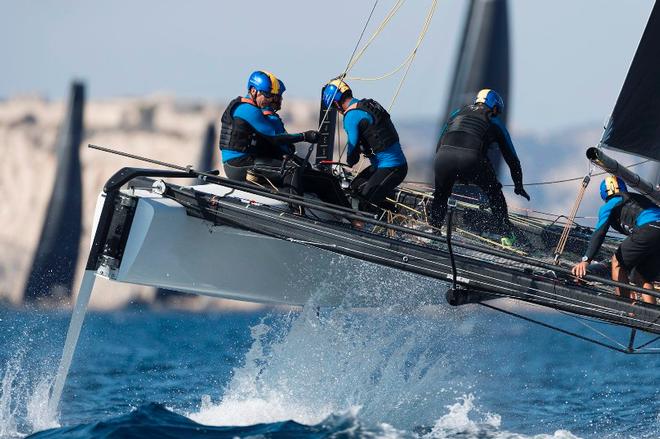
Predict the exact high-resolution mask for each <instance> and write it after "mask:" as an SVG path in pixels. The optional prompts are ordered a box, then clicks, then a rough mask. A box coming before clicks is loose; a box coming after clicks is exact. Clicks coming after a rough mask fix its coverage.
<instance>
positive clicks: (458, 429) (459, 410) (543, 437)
mask: <svg viewBox="0 0 660 439" xmlns="http://www.w3.org/2000/svg"><path fill="white" fill-rule="evenodd" d="M474 401H475V397H474V395H472V394H469V395H464V396H462V397H460V398H459V399H458V400H457V402H456V403H454V404H451V405H448V406H447V409H448V410H449V413H447V414H445V415H443V416H442V417H441V418H440V419H438V420H437V421H436V422H435V424H434V425H433V428H432V429H431V431H430V432H429V433H427V434H425V435H423V438H424V439H451V438H492V439H579V438H578V437H577V436H575V435H574V434H573V433H571V432H570V431H567V430H557V431H556V432H555V433H554V434H552V435H549V434H538V435H534V436H528V435H524V434H519V433H512V432H509V431H504V430H500V426H501V424H502V419H501V417H500V415H498V414H493V413H485V414H483V415H481V414H480V413H479V410H478V408H477V407H476V406H475V402H474ZM471 418H478V419H477V420H473V419H471Z"/></svg>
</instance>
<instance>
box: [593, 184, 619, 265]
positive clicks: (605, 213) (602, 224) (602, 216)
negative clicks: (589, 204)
mask: <svg viewBox="0 0 660 439" xmlns="http://www.w3.org/2000/svg"><path fill="white" fill-rule="evenodd" d="M622 201H623V198H621V197H614V198H612V199H610V200H609V201H608V202H607V203H605V204H604V205H603V206H601V208H600V210H599V211H598V223H597V224H596V228H595V229H594V233H593V234H592V235H591V239H589V247H588V248H587V253H585V256H586V257H587V259H589V260H590V261H591V260H592V259H593V258H594V256H596V253H598V250H599V249H600V246H601V245H603V241H604V240H605V236H606V235H607V231H608V230H609V228H610V218H611V215H612V210H613V209H614V208H615V207H616V206H617V205H619V203H621V202H622Z"/></svg>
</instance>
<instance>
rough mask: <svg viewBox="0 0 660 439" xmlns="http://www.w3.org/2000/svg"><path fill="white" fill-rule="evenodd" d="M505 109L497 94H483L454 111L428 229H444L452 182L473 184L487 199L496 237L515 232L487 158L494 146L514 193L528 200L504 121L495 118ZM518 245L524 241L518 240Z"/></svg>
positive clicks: (439, 152)
mask: <svg viewBox="0 0 660 439" xmlns="http://www.w3.org/2000/svg"><path fill="white" fill-rule="evenodd" d="M503 109H504V101H503V100H502V98H501V97H500V95H498V94H497V93H496V92H495V91H493V90H490V89H484V90H481V91H480V92H479V94H478V95H477V98H476V100H475V101H474V104H472V105H466V106H465V107H463V108H460V109H457V110H455V111H454V112H453V113H452V114H451V115H450V116H449V120H448V121H447V123H446V124H445V126H444V128H443V130H442V133H441V135H440V140H439V141H438V147H437V149H436V155H435V164H434V168H435V192H434V199H433V205H432V207H431V220H430V222H431V225H433V226H435V227H438V228H439V227H442V224H443V222H444V219H445V214H446V212H447V200H448V199H449V196H450V195H451V192H452V189H453V187H454V183H455V182H456V181H457V180H460V181H462V182H464V183H474V184H476V185H477V186H478V187H479V188H480V189H481V190H482V191H483V192H484V193H485V195H486V196H487V197H488V201H489V202H490V208H491V210H492V212H493V216H494V218H495V221H496V223H497V224H496V228H497V229H498V230H497V232H498V233H502V234H505V233H515V229H514V228H513V227H512V226H511V223H510V222H509V215H508V209H507V205H506V200H505V198H504V194H502V185H501V184H500V182H499V181H498V180H497V175H496V174H495V170H494V169H493V166H492V164H491V163H490V161H489V160H488V156H487V155H486V153H487V150H488V147H489V146H490V145H491V144H493V143H496V144H497V145H498V147H499V148H500V151H501V153H502V156H503V157H504V160H505V161H506V163H507V165H509V169H510V170H511V178H512V179H513V182H514V184H515V193H516V194H518V195H520V196H522V197H525V198H527V200H529V195H528V194H527V192H526V191H525V189H524V188H523V175H522V168H521V166H520V160H518V156H517V154H516V150H515V148H514V147H513V144H512V143H511V137H510V136H509V132H508V131H507V129H506V127H505V126H504V123H503V122H502V120H501V119H500V118H499V117H497V116H498V114H500V113H501V112H502V110H503ZM520 238H521V240H522V238H523V236H522V235H520Z"/></svg>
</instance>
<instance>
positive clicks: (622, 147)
mask: <svg viewBox="0 0 660 439" xmlns="http://www.w3.org/2000/svg"><path fill="white" fill-rule="evenodd" d="M659 78H660V7H659V6H658V4H657V3H656V4H655V5H654V6H653V10H652V11H651V15H650V17H649V20H648V23H647V24H646V29H645V30H644V33H643V34H642V39H641V40H640V42H639V46H638V47H637V52H635V56H634V58H633V61H632V64H631V65H630V69H629V70H628V75H627V76H626V79H625V81H624V83H623V87H622V88H621V92H620V93H619V97H618V99H617V101H616V104H615V106H614V110H613V111H612V116H611V117H610V120H609V122H608V124H607V127H606V128H605V132H604V133H603V138H602V139H601V145H602V146H604V147H607V148H612V149H616V150H619V151H623V152H627V153H630V154H635V155H639V156H642V157H646V158H649V159H653V160H658V161H660V80H659Z"/></svg>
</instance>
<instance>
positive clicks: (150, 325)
mask: <svg viewBox="0 0 660 439" xmlns="http://www.w3.org/2000/svg"><path fill="white" fill-rule="evenodd" d="M538 317H539V318H542V319H544V320H545V321H550V322H554V323H561V324H563V325H565V326H567V327H568V328H569V329H575V330H577V329H578V328H582V329H584V324H585V322H584V321H577V320H573V319H570V318H568V319H567V318H566V317H564V316H561V315H555V314H541V315H538ZM69 318H70V315H69V313H66V312H29V311H17V310H7V309H5V310H0V347H1V349H0V379H1V380H2V381H1V383H0V392H1V393H0V437H23V436H25V435H28V434H34V433H36V434H35V437H48V438H59V437H62V438H64V437H66V438H69V437H99V436H107V435H112V434H114V435H115V436H114V437H130V436H131V435H133V437H187V438H195V437H237V436H239V437H246V436H254V437H301V438H317V437H392V438H395V437H423V438H573V437H584V438H603V437H605V438H615V437H616V438H618V437H631V438H633V437H634V438H657V437H660V368H659V366H660V357H659V356H655V355H643V356H629V355H625V354H621V353H617V352H613V351H609V350H606V349H604V348H601V347H598V346H594V345H591V344H588V343H585V342H583V341H581V340H576V339H573V338H570V337H567V336H565V335H561V334H558V333H555V332H552V331H549V330H548V329H545V328H541V327H538V326H534V325H531V324H529V323H526V322H522V321H519V320H515V319H513V318H512V317H510V316H506V315H503V314H499V313H496V312H494V311H490V310H485V309H482V308H481V307H478V306H475V305H470V306H466V307H462V308H459V309H454V308H450V307H419V308H415V307H412V308H411V307H407V308H405V309H404V308H400V307H388V308H383V309H373V310H351V309H343V308H336V309H321V310H320V312H318V313H317V310H316V309H314V308H313V307H307V308H305V309H302V310H301V309H265V310H263V311H260V312H250V313H242V312H231V313H230V312H226V313H218V312H216V313H186V312H163V311H150V310H145V309H134V310H125V311H119V312H107V313H95V312H92V313H90V314H89V315H88V318H87V320H86V322H85V325H84V327H83V331H82V334H81V337H80V341H79V345H78V350H77V352H76V355H75V357H74V361H73V365H72V368H71V373H70V376H69V380H68V381H67V384H66V387H65V388H64V394H63V398H62V402H61V405H60V412H59V413H58V414H57V415H53V414H52V413H50V412H49V411H48V393H49V390H50V386H51V385H52V381H53V379H54V375H55V372H56V369H57V365H58V362H59V358H60V355H61V349H62V346H63V342H64V337H65V333H66V328H67V325H68V323H69ZM587 323H588V324H589V325H593V323H591V322H587ZM599 329H602V330H605V331H607V333H608V334H609V335H616V336H619V337H620V338H621V339H622V340H625V338H626V332H625V331H621V330H617V329H612V328H604V329H603V328H601V327H600V326H599Z"/></svg>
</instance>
